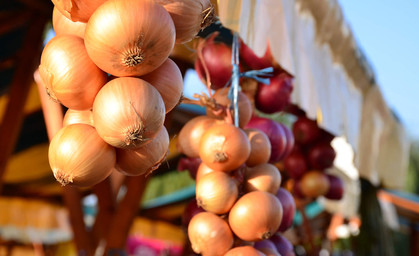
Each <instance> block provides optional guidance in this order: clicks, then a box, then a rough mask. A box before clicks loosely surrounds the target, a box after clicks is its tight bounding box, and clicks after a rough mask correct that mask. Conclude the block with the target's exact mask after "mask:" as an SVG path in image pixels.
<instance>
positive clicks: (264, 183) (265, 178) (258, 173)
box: [244, 164, 281, 194]
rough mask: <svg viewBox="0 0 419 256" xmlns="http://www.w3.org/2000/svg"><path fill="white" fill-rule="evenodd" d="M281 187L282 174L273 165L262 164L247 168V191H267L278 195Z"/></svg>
mask: <svg viewBox="0 0 419 256" xmlns="http://www.w3.org/2000/svg"><path fill="white" fill-rule="evenodd" d="M280 185H281V174H280V172H279V170H278V168H276V167H275V165H272V164H260V165H256V166H255V167H252V168H247V169H246V172H245V184H244V186H245V189H246V191H247V192H250V191H265V192H269V193H272V194H276V192H277V191H278V189H279V186H280Z"/></svg>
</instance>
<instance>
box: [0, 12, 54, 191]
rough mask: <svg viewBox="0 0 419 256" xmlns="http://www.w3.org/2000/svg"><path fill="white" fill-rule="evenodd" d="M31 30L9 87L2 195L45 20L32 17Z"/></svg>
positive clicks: (2, 136) (0, 134)
mask: <svg viewBox="0 0 419 256" xmlns="http://www.w3.org/2000/svg"><path fill="white" fill-rule="evenodd" d="M30 20H31V26H30V27H29V29H28V32H27V34H26V36H25V41H24V43H23V47H22V48H21V50H20V52H19V60H18V62H17V63H18V65H17V66H16V69H15V73H14V76H13V80H12V83H11V85H10V92H9V101H8V103H7V106H6V110H5V113H4V116H3V120H2V121H1V124H0V141H1V147H0V193H1V190H2V186H3V182H2V180H3V179H2V177H3V174H4V171H5V169H6V165H7V160H8V159H9V157H10V156H11V155H12V152H13V150H14V147H15V145H16V141H17V139H18V137H19V133H20V128H21V125H22V122H23V118H24V113H23V108H24V106H25V102H26V100H27V97H28V94H29V88H30V86H31V84H32V82H33V80H32V71H33V70H35V66H36V65H37V64H38V63H39V56H40V51H41V45H42V35H43V32H44V28H45V24H46V18H45V17H43V16H39V15H38V16H36V15H35V14H32V18H31V19H30Z"/></svg>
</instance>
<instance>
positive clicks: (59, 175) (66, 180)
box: [53, 170, 73, 187]
mask: <svg viewBox="0 0 419 256" xmlns="http://www.w3.org/2000/svg"><path fill="white" fill-rule="evenodd" d="M53 173H54V177H55V179H56V180H57V181H58V182H60V184H61V186H63V187H64V186H65V185H68V184H70V183H73V175H71V174H68V173H66V172H63V171H61V170H54V171H53Z"/></svg>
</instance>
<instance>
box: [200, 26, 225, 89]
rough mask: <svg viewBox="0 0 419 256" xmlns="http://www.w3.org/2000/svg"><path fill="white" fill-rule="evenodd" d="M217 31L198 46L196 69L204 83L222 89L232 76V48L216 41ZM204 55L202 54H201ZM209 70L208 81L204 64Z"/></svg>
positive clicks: (212, 87)
mask: <svg viewBox="0 0 419 256" xmlns="http://www.w3.org/2000/svg"><path fill="white" fill-rule="evenodd" d="M217 35H218V34H217V33H212V34H211V35H210V36H209V37H208V38H207V39H205V41H202V45H201V46H198V50H197V51H198V52H199V51H201V53H202V54H198V57H199V58H197V59H196V61H195V65H194V66H195V70H196V73H197V75H198V77H199V78H200V79H201V81H202V82H203V83H204V84H209V83H210V84H211V89H214V90H216V89H220V88H222V87H224V86H225V85H226V84H227V82H228V81H229V80H230V78H231V73H232V71H233V65H232V64H231V55H232V49H231V47H230V46H228V45H226V44H224V43H219V42H214V39H215V37H216V36H217ZM200 55H202V56H200ZM203 64H205V67H206V68H207V70H208V75H209V77H208V78H209V81H207V72H205V68H204V65H203Z"/></svg>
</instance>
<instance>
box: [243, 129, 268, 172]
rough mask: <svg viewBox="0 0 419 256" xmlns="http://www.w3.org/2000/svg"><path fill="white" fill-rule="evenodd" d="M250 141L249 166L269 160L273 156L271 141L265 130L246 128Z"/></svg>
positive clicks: (247, 161) (247, 162)
mask: <svg viewBox="0 0 419 256" xmlns="http://www.w3.org/2000/svg"><path fill="white" fill-rule="evenodd" d="M244 132H245V133H246V135H247V138H248V139H249V142H250V155H249V158H247V160H246V165H247V166H256V165H259V164H264V163H267V162H268V161H269V158H270V157H271V142H270V141H269V138H268V136H266V134H265V133H264V132H262V131H261V130H258V129H252V128H248V129H244Z"/></svg>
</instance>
